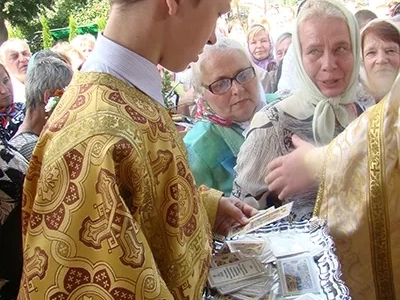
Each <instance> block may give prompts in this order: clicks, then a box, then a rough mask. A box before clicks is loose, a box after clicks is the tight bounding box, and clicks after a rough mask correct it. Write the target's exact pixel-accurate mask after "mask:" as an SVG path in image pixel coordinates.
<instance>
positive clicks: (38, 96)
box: [25, 57, 73, 109]
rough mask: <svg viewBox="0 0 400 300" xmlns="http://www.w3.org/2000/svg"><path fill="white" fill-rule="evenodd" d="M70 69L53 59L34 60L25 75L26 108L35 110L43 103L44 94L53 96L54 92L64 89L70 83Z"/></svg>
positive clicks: (63, 63)
mask: <svg viewBox="0 0 400 300" xmlns="http://www.w3.org/2000/svg"><path fill="white" fill-rule="evenodd" d="M72 75H73V71H72V69H71V68H70V67H69V66H68V65H67V64H66V63H65V62H63V61H62V60H60V59H58V58H55V57H44V58H42V59H38V60H35V62H34V64H33V65H32V68H31V69H29V72H28V73H27V75H26V81H25V94H26V108H27V109H35V108H36V107H38V106H39V105H40V103H43V101H44V96H45V92H46V91H48V93H49V94H50V95H53V94H54V92H55V91H56V90H62V89H64V88H66V87H67V86H68V85H69V83H70V82H71V79H72Z"/></svg>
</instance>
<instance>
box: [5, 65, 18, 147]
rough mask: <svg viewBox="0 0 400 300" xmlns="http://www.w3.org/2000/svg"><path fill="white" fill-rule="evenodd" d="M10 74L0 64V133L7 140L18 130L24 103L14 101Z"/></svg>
mask: <svg viewBox="0 0 400 300" xmlns="http://www.w3.org/2000/svg"><path fill="white" fill-rule="evenodd" d="M13 98H14V97H13V88H12V84H11V79H10V76H9V75H8V72H7V71H6V69H5V68H4V66H3V65H1V64H0V126H1V127H2V128H3V129H4V130H2V131H1V135H4V136H2V137H3V138H5V139H6V140H9V139H10V138H11V137H12V136H13V135H14V134H15V133H16V132H17V130H18V127H19V126H20V125H21V123H22V121H23V119H24V114H23V112H24V104H23V103H14V99H13Z"/></svg>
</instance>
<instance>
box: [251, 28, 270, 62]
mask: <svg viewBox="0 0 400 300" xmlns="http://www.w3.org/2000/svg"><path fill="white" fill-rule="evenodd" d="M270 47H271V45H270V43H269V36H268V33H267V32H266V31H265V30H261V31H260V32H258V33H257V34H255V35H254V37H253V38H252V39H250V40H249V50H250V52H251V54H252V55H253V56H254V57H255V59H257V60H264V59H266V58H267V57H268V55H269V50H270Z"/></svg>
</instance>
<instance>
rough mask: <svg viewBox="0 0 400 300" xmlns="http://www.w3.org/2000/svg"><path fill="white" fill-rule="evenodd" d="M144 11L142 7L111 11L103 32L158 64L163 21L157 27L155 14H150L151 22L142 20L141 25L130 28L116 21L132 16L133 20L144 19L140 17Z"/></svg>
mask: <svg viewBox="0 0 400 300" xmlns="http://www.w3.org/2000/svg"><path fill="white" fill-rule="evenodd" d="M145 2H146V1H145ZM142 13H146V12H142V11H141V9H138V10H128V9H127V10H126V11H121V10H117V11H111V14H110V16H109V21H108V23H107V26H106V28H105V30H104V33H103V34H104V36H105V37H106V38H108V39H110V40H112V41H114V42H116V43H117V44H119V45H121V46H123V47H125V48H127V49H129V50H131V51H133V52H135V53H137V54H139V55H140V56H142V57H144V58H146V59H147V60H149V61H151V62H152V63H154V64H155V65H157V64H158V62H159V61H160V56H161V51H162V49H161V46H162V45H163V41H162V40H163V39H164V38H163V34H162V28H163V25H162V21H159V23H160V26H158V27H156V26H155V25H154V19H156V18H155V17H154V16H149V17H148V20H149V22H142V23H141V24H140V26H135V27H132V28H130V29H129V30H126V28H121V27H120V26H119V24H121V22H119V21H116V20H121V19H126V18H131V19H133V20H135V19H140V20H141V21H142V19H143V18H140V17H139V16H140V14H142ZM113 19H115V20H113ZM127 23H128V22H125V24H127ZM131 23H134V22H131ZM150 25H151V26H150ZM155 40H156V41H158V43H156V44H155V43H154V41H155Z"/></svg>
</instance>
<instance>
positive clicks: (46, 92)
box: [43, 90, 51, 106]
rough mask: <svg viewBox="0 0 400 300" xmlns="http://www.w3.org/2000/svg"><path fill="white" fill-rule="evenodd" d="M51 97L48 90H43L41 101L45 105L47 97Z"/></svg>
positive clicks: (47, 100)
mask: <svg viewBox="0 0 400 300" xmlns="http://www.w3.org/2000/svg"><path fill="white" fill-rule="evenodd" d="M50 97H51V92H50V91H49V90H46V91H45V92H44V95H43V103H44V105H45V106H46V105H47V103H48V102H49V98H50Z"/></svg>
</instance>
